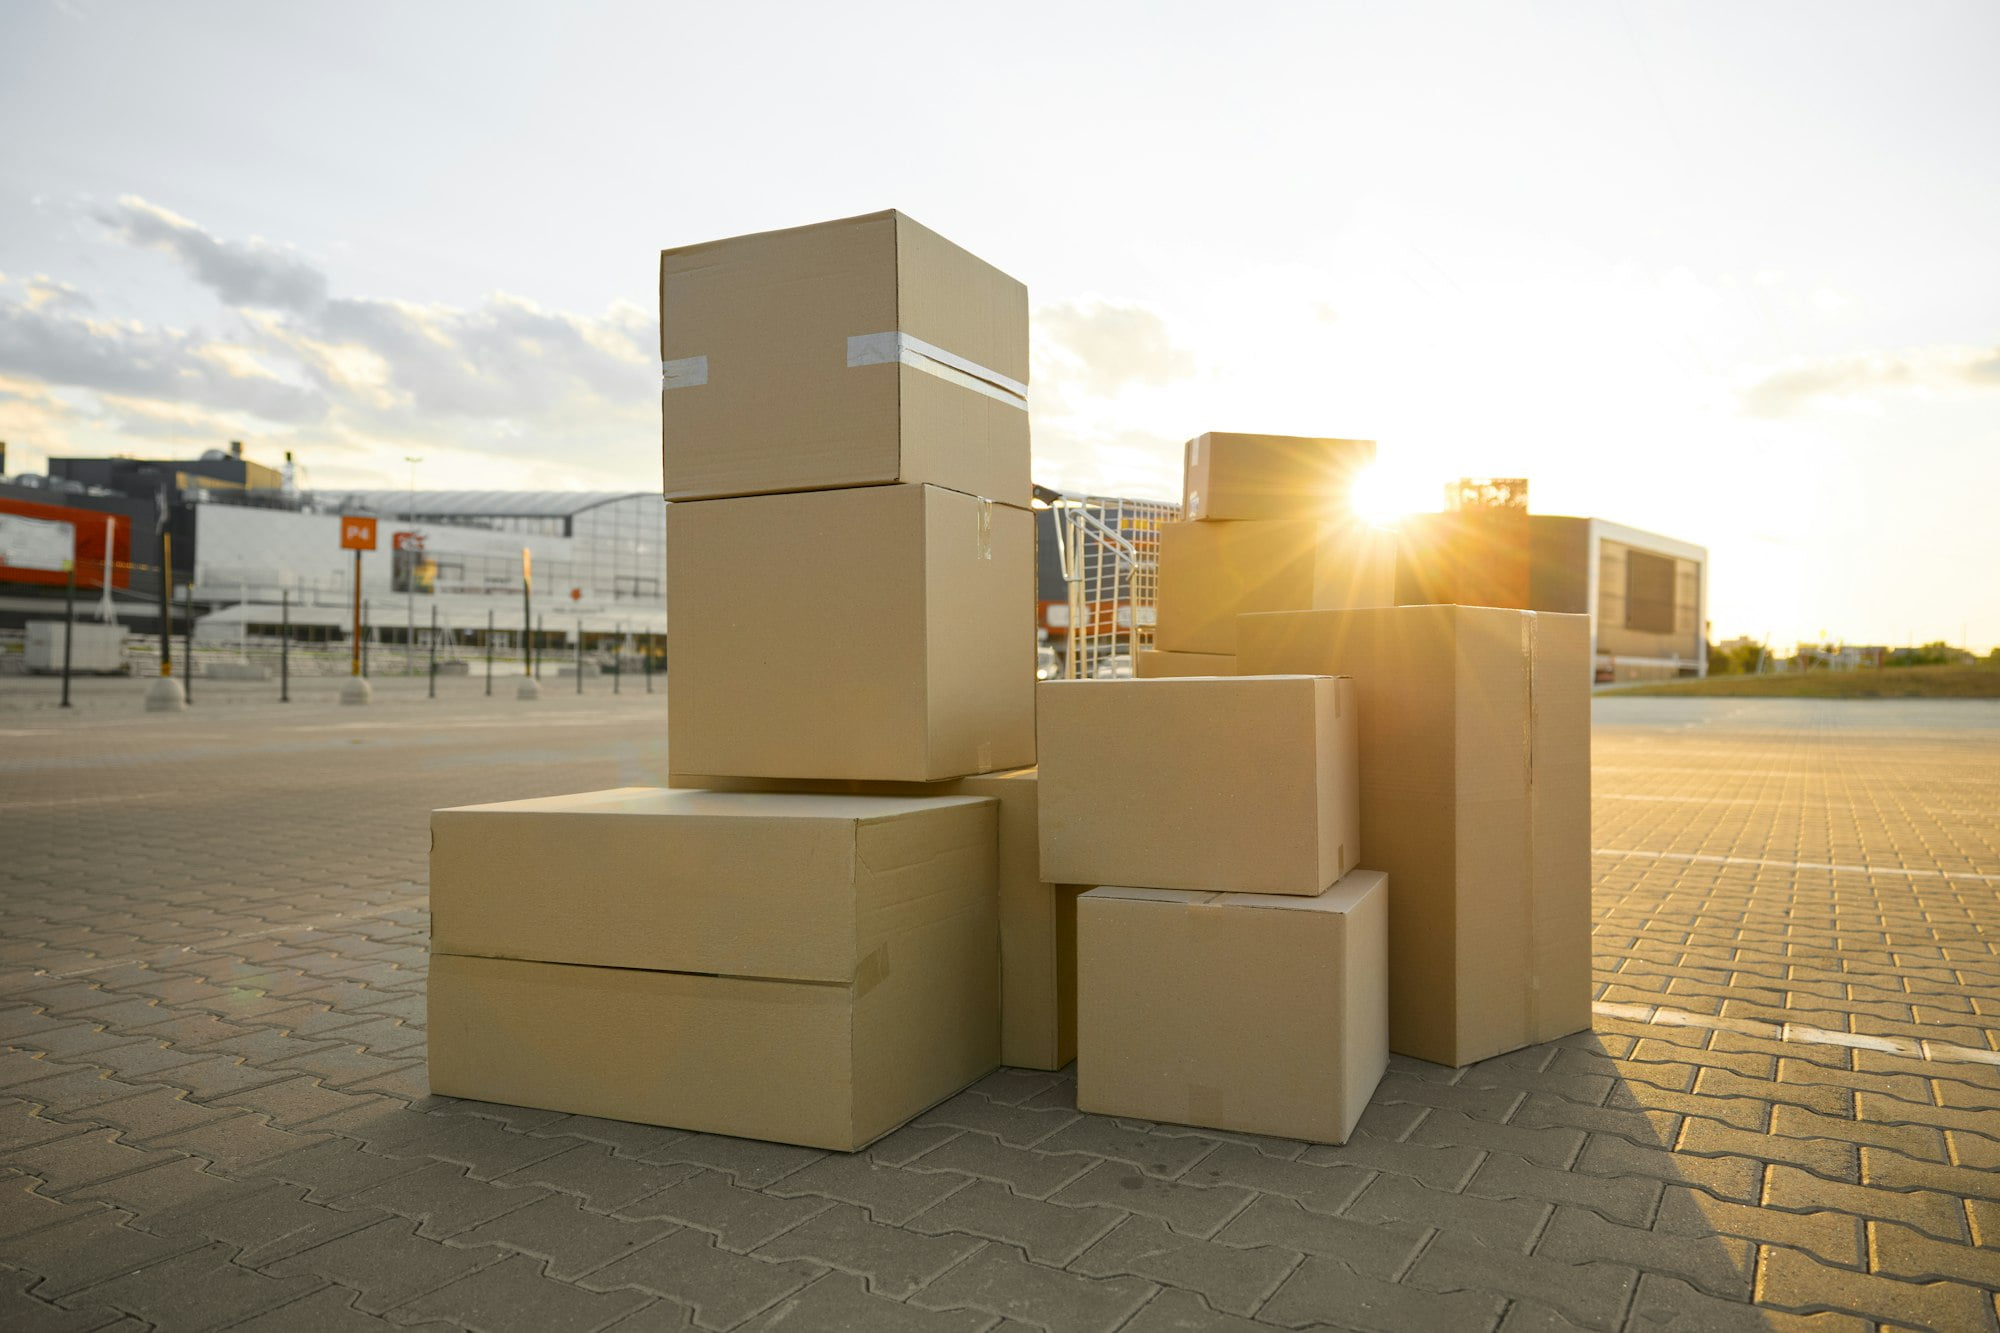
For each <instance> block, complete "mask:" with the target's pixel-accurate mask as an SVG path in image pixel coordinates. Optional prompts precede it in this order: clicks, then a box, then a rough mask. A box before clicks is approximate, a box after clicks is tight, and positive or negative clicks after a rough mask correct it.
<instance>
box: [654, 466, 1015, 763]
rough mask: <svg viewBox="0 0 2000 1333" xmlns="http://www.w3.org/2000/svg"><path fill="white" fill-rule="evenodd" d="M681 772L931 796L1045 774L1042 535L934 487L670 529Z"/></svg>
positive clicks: (1009, 515) (792, 505)
mask: <svg viewBox="0 0 2000 1333" xmlns="http://www.w3.org/2000/svg"><path fill="white" fill-rule="evenodd" d="M667 603H668V605H669V606H670V607H672V608H673V610H672V616H673V637H672V643H671V648H670V651H671V653H672V662H671V666H670V668H669V670H668V672H667V742H668V762H669V763H670V764H671V765H672V766H673V769H674V771H675V772H680V773H714V774H723V775H728V776H735V777H768V778H861V779H872V780H878V781H901V782H929V781H936V780H938V779H942V778H954V777H962V776H964V775H965V774H968V773H989V772H995V771H999V770H1004V769H1010V768H1022V767H1025V766H1027V765H1029V764H1032V763H1033V762H1034V760H1035V730H1034V727H1035V724H1034V717H1035V701H1034V686H1035V598H1034V519H1033V516H1032V515H1030V514H1029V513H1027V512H1026V511H1025V510H1020V509H1013V508H1010V507H1008V506H1006V505H996V504H992V503H990V502H987V501H981V500H977V499H974V498H973V497H971V496H969V495H962V494H960V493H959V492H957V491H949V490H944V489H942V488H940V487H935V486H865V487H859V488H856V489H851V490H839V491H809V492H804V493H801V494H797V495H762V496H753V497H750V498H746V499H738V500H703V501H699V502H696V503H693V504H677V505H674V506H672V508H671V509H670V510H669V512H668V514H667Z"/></svg>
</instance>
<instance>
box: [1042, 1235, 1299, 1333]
mask: <svg viewBox="0 0 2000 1333" xmlns="http://www.w3.org/2000/svg"><path fill="white" fill-rule="evenodd" d="M1270 1229H1271V1230H1273V1231H1279V1230H1283V1231H1284V1232H1285V1235H1286V1243H1290V1242H1291V1241H1293V1240H1295V1239H1296V1237H1297V1234H1298V1231H1299V1228H1296V1227H1294V1228H1285V1227H1283V1225H1282V1220H1280V1221H1279V1222H1277V1223H1274V1224H1273V1225H1272V1226H1271V1227H1270ZM1254 1230H1255V1228H1254V1227H1253V1228H1246V1229H1245V1230H1244V1231H1243V1232H1242V1233H1239V1234H1240V1239H1238V1240H1235V1241H1233V1242H1232V1243H1227V1244H1225V1243H1221V1241H1220V1239H1218V1240H1214V1241H1208V1240H1198V1239H1195V1238H1193V1237H1189V1236H1183V1235H1181V1234H1180V1233H1178V1232H1175V1231H1173V1230H1170V1229H1169V1228H1168V1227H1167V1226H1166V1225H1165V1224H1164V1223H1161V1222H1159V1221H1156V1220H1155V1219H1153V1218H1150V1217H1129V1218H1127V1219H1126V1220H1125V1221H1124V1222H1122V1223H1120V1224H1119V1225H1118V1226H1117V1227H1116V1228H1115V1229H1113V1230H1112V1231H1111V1232H1109V1233H1108V1234H1106V1235H1105V1236H1104V1237H1103V1238H1102V1239H1100V1240H1099V1241H1098V1242H1097V1243H1096V1244H1095V1245H1092V1246H1091V1247H1090V1248H1089V1249H1088V1250H1085V1251H1084V1252H1083V1253H1082V1254H1080V1255H1078V1256H1077V1257H1076V1258H1075V1259H1074V1260H1072V1261H1071V1262H1070V1265H1069V1269H1070V1271H1071V1272H1073V1273H1087V1274H1090V1275H1091V1276H1093V1277H1116V1276H1119V1275H1126V1276H1130V1277H1138V1278H1145V1279H1146V1280H1148V1281H1151V1282H1159V1283H1164V1284H1166V1285H1168V1286H1172V1287H1177V1288H1183V1289H1185V1290H1187V1291H1190V1292H1198V1293H1199V1294H1200V1296H1201V1298H1202V1301H1203V1302H1205V1303H1206V1305H1208V1306H1212V1307H1213V1308H1214V1309H1216V1310H1221V1311H1224V1312H1227V1313H1230V1314H1238V1315H1250V1314H1252V1313H1254V1312H1255V1311H1256V1308H1257V1306H1258V1305H1260V1304H1261V1303H1262V1302H1263V1301H1264V1299H1265V1298H1266V1297H1268V1296H1269V1295H1270V1294H1271V1293H1272V1292H1273V1291H1275V1290H1277V1288H1278V1285H1279V1284H1280V1283H1282V1282H1283V1281H1284V1280H1285V1279H1286V1278H1287V1277H1288V1276H1290V1275H1291V1272H1292V1270H1293V1269H1294V1268H1297V1267H1298V1265H1299V1262H1300V1259H1301V1251H1300V1250H1299V1249H1298V1248H1283V1247H1282V1246H1281V1245H1266V1244H1259V1243H1257V1242H1255V1241H1254V1240H1253V1239H1252V1238H1251V1237H1252V1235H1253V1232H1254ZM1173 1308H1175V1309H1180V1310H1186V1309H1188V1307H1187V1306H1185V1305H1184V1304H1176V1305H1174V1306H1173ZM1159 1317H1160V1316H1159V1315H1155V1316H1154V1318H1156V1319H1157V1318H1159Z"/></svg>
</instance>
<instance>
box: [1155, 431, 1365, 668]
mask: <svg viewBox="0 0 2000 1333" xmlns="http://www.w3.org/2000/svg"><path fill="white" fill-rule="evenodd" d="M1186 456H1187V464H1186V480H1185V486H1184V489H1183V492H1182V509H1181V512H1182V518H1183V521H1182V522H1179V523H1169V524H1167V525H1166V526H1165V527H1163V528H1162V529H1161V531H1160V569H1159V597H1158V607H1157V613H1158V617H1159V626H1158V629H1157V630H1156V632H1155V634H1154V640H1155V643H1156V644H1157V649H1156V650H1155V651H1152V652H1147V653H1143V654H1141V656H1140V658H1139V661H1138V662H1137V663H1135V674H1137V675H1141V676H1149V677H1157V676H1231V675H1235V674H1236V662H1235V655H1236V617H1237V616H1239V615H1242V614H1245V613H1247V612H1253V611H1306V610H1314V609H1332V608H1340V607H1352V606H1392V605H1394V604H1395V601H1396V596H1395V586H1396V550H1395V544H1394V540H1393V538H1392V536H1391V535H1390V534H1389V533H1386V532H1383V531H1381V530H1379V529H1377V528H1374V527H1371V526H1370V525H1368V524H1366V523H1363V522H1361V521H1359V520H1358V519H1356V518H1355V516H1354V514H1353V509H1352V505H1351V504H1350V499H1349V497H1350V493H1351V490H1352V488H1353V484H1354V480H1355V478H1356V477H1357V476H1358V475H1359V474H1360V473H1361V471H1362V470H1363V469H1365V468H1366V467H1367V466H1368V464H1369V463H1371V462H1373V461H1374V458H1375V442H1374V441H1373V440H1322V439H1306V438H1301V437H1296V436H1289V435H1230V434H1223V433H1220V432H1211V433H1210V434H1207V435H1203V436H1201V437H1199V438H1198V439H1193V440H1189V441H1188V443H1187V450H1186Z"/></svg>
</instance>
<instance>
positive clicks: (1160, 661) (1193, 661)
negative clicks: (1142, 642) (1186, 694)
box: [1132, 648, 1236, 680]
mask: <svg viewBox="0 0 2000 1333" xmlns="http://www.w3.org/2000/svg"><path fill="white" fill-rule="evenodd" d="M1132 674H1133V675H1135V676H1137V677H1139V678H1140V679H1141V680H1157V679H1160V678H1161V677H1165V676H1233V675H1235V674H1236V657H1235V655H1234V654H1232V653H1169V652H1165V651H1163V650H1161V649H1156V648H1142V649H1140V650H1139V655H1138V657H1136V658H1134V659H1133V661H1132Z"/></svg>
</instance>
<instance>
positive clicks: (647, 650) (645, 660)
mask: <svg viewBox="0 0 2000 1333" xmlns="http://www.w3.org/2000/svg"><path fill="white" fill-rule="evenodd" d="M639 637H640V639H642V640H644V639H648V638H651V637H652V636H651V635H648V634H641V635H640V636H639ZM639 661H640V664H641V666H640V669H641V670H642V671H644V672H645V675H646V693H648V694H651V693H652V692H653V645H651V644H646V645H645V647H644V648H643V650H642V651H641V653H640V656H639Z"/></svg>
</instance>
